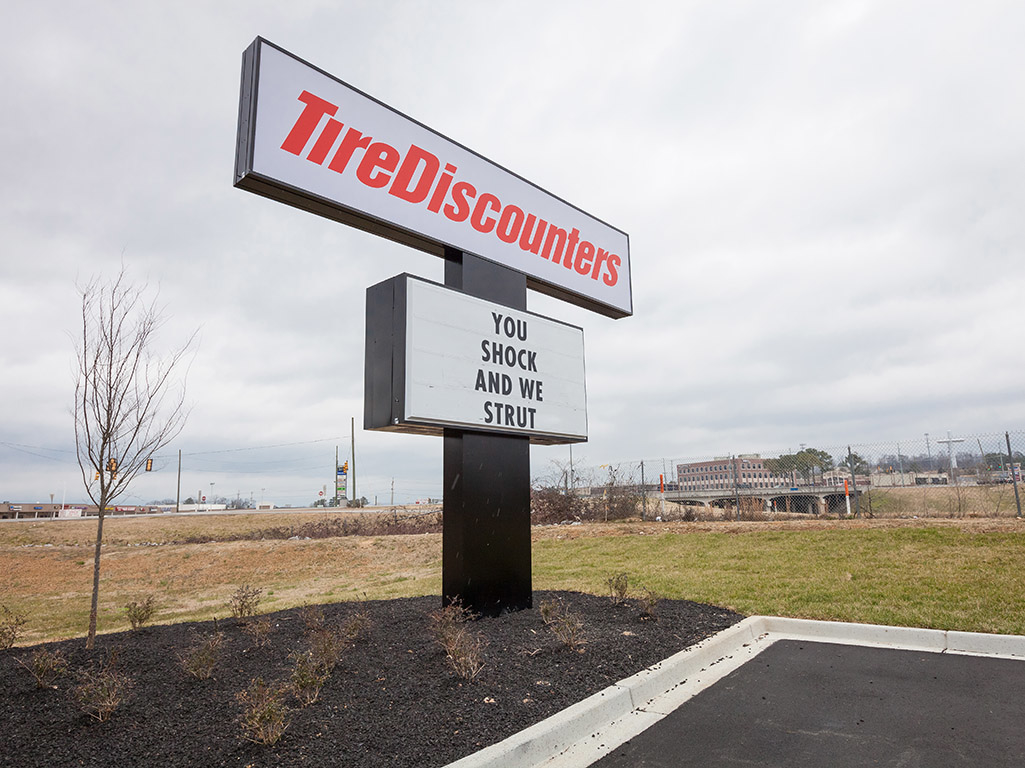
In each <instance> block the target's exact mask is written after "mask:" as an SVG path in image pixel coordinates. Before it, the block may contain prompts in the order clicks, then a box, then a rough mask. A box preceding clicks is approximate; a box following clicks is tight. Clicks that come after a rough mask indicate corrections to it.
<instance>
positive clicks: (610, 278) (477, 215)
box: [235, 38, 633, 317]
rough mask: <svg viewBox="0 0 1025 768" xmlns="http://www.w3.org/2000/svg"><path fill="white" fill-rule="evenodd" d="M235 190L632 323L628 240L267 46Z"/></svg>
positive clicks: (255, 51) (247, 73)
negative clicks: (484, 265) (497, 267)
mask: <svg viewBox="0 0 1025 768" xmlns="http://www.w3.org/2000/svg"><path fill="white" fill-rule="evenodd" d="M235 184H236V185H237V186H240V187H243V188H245V189H250V190H252V191H254V192H257V193H259V194H262V195H266V196H268V197H272V198H274V199H276V200H280V201H282V202H286V203H289V204H291V205H295V206H298V207H301V208H304V209H306V210H310V211H313V212H315V213H318V214H320V215H324V216H328V217H331V218H337V219H338V220H341V221H345V222H347V223H350V224H353V225H354V226H358V227H361V228H364V229H367V230H369V231H372V232H375V233H377V234H381V235H383V236H385V237H389V238H392V239H395V240H398V241H400V242H405V243H408V244H411V245H414V246H417V247H420V248H422V249H424V250H427V251H429V252H432V253H435V254H437V255H441V253H442V251H443V248H444V246H450V247H453V248H456V249H458V250H460V251H465V252H468V253H472V254H475V255H477V256H480V257H481V258H484V259H488V260H489V261H493V262H497V263H499V264H502V265H504V266H506V267H509V268H511V269H514V270H516V271H517V272H521V273H523V274H525V275H527V278H528V284H529V285H530V287H532V288H535V289H537V290H540V291H542V292H545V293H549V294H551V295H554V296H557V297H559V298H562V299H565V300H567V301H571V302H573V303H576V304H579V305H581V306H584V307H587V308H589V309H593V310H595V311H597V312H601V313H602V314H605V315H609V316H610V317H624V316H627V315H631V314H633V298H632V293H631V282H630V242H629V238H628V237H627V235H626V234H625V233H624V232H621V231H620V230H618V229H615V228H614V227H611V226H609V225H608V224H605V223H603V222H601V221H599V220H598V219H596V218H594V217H593V216H590V215H588V214H587V213H584V212H583V211H581V210H579V209H578V208H575V207H573V206H572V205H570V204H569V203H567V202H565V201H563V200H561V199H559V198H558V197H556V196H554V195H552V194H550V193H548V192H545V191H544V190H542V189H540V188H539V187H536V186H535V185H533V184H531V183H530V182H528V181H526V180H524V179H522V178H520V177H519V176H517V175H515V174H513V173H511V172H509V171H507V170H505V169H503V168H501V167H500V166H498V165H496V164H494V163H492V162H491V161H489V160H486V159H485V158H483V157H481V156H480V155H477V154H475V153H474V152H471V151H470V150H468V149H466V148H465V147H463V146H462V145H460V144H457V143H456V142H454V141H451V140H450V139H447V138H445V137H444V136H441V135H440V134H438V133H435V132H434V131H432V130H431V129H429V128H427V127H425V126H423V125H421V124H419V123H417V122H416V121H414V120H411V119H410V118H408V117H406V116H405V115H402V114H401V113H399V112H396V111H395V110H393V109H391V108H390V107H387V106H385V105H383V104H381V103H380V102H378V101H375V100H374V99H372V98H371V97H369V96H367V95H366V94H364V93H362V92H360V91H357V90H356V89H354V88H352V87H350V86H348V85H346V84H345V83H343V82H341V81H340V80H337V79H336V78H334V77H331V76H330V75H327V74H325V73H324V72H321V71H320V70H318V69H316V68H315V67H312V66H310V65H309V64H307V63H305V62H304V61H302V60H300V59H297V58H296V57H294V56H292V55H291V54H289V53H287V52H285V51H283V50H281V49H279V48H277V47H275V46H273V45H271V44H270V43H267V42H266V41H265V40H262V39H261V38H257V40H256V41H255V42H254V43H253V45H252V46H251V47H250V49H249V51H247V52H246V55H245V56H244V57H243V84H242V100H241V108H240V116H239V144H238V151H237V156H236V179H235Z"/></svg>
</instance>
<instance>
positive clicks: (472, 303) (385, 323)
mask: <svg viewBox="0 0 1025 768" xmlns="http://www.w3.org/2000/svg"><path fill="white" fill-rule="evenodd" d="M366 356H367V357H366V367H365V376H366V387H365V395H364V397H365V400H364V407H365V410H364V426H365V427H366V428H367V429H381V430H392V431H399V432H414V433H420V434H439V435H440V434H442V431H443V430H444V428H446V427H450V428H457V429H463V430H476V431H486V432H496V433H505V434H514V435H523V436H527V437H530V439H531V441H532V442H535V443H540V444H557V443H575V442H582V441H585V440H587V398H586V392H585V386H584V333H583V330H582V329H580V328H577V327H576V326H572V325H568V324H566V323H561V322H559V321H557V320H552V319H549V318H546V317H542V316H541V315H536V314H534V313H531V312H524V311H522V310H517V309H511V308H509V307H506V306H503V305H501V304H496V303H494V302H490V301H485V300H484V299H480V298H477V297H474V296H469V295H467V294H465V293H462V292H460V291H457V290H453V289H451V288H446V287H444V286H441V285H438V284H436V283H432V282H429V281H427V280H422V279H420V278H416V277H413V276H411V275H399V276H398V277H394V278H392V279H390V280H386V281H384V282H383V283H379V284H377V285H375V286H372V287H371V288H369V289H368V290H367V348H366Z"/></svg>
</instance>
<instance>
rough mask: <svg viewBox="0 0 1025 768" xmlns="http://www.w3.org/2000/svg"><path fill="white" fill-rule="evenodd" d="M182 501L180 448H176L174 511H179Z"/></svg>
mask: <svg viewBox="0 0 1025 768" xmlns="http://www.w3.org/2000/svg"><path fill="white" fill-rule="evenodd" d="M181 502H182V449H181V448H179V449H178V495H177V496H176V497H175V500H174V511H175V512H180V511H181Z"/></svg>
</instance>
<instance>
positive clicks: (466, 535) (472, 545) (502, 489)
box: [441, 248, 532, 616]
mask: <svg viewBox="0 0 1025 768" xmlns="http://www.w3.org/2000/svg"><path fill="white" fill-rule="evenodd" d="M445 285H446V286H448V287H450V288H456V289H459V290H461V291H463V292H464V293H467V294H469V295H471V296H477V297H478V298H482V299H485V300H487V301H494V302H497V303H499V304H505V305H506V306H508V307H511V308H513V309H522V310H525V309H526V308H527V278H526V276H525V275H523V274H521V273H518V272H515V271H513V270H511V269H509V268H508V267H503V266H501V265H499V264H494V263H492V262H489V261H485V260H484V259H481V258H479V257H477V256H474V255H472V254H469V253H462V252H460V251H457V250H454V249H449V248H446V249H445ZM444 441H445V458H444V465H445V466H444V479H445V487H444V496H443V510H444V532H443V538H442V566H441V569H442V573H441V580H442V595H443V596H444V600H445V602H446V603H448V602H450V601H452V600H454V599H459V600H460V601H461V602H462V604H463V605H464V606H466V607H467V608H469V609H470V610H472V611H474V612H475V613H479V614H481V615H484V616H497V615H498V614H500V613H504V612H506V611H516V610H520V609H523V608H530V607H531V603H532V594H531V580H530V438H527V437H520V436H514V435H499V434H488V433H481V432H470V431H464V430H461V429H445V437H444Z"/></svg>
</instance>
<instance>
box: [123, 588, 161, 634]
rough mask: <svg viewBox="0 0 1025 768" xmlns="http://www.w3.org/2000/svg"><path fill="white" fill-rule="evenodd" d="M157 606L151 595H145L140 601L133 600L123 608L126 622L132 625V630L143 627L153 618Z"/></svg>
mask: <svg viewBox="0 0 1025 768" xmlns="http://www.w3.org/2000/svg"><path fill="white" fill-rule="evenodd" d="M156 610H157V604H156V601H155V600H154V599H153V595H146V597H145V598H144V599H143V600H141V601H136V600H133V601H132V602H130V603H128V605H126V606H125V615H126V616H128V621H129V622H130V623H131V625H132V629H139V628H140V627H143V626H145V625H146V624H147V623H148V622H149V620H150V619H152V618H153V614H154V613H156Z"/></svg>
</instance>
